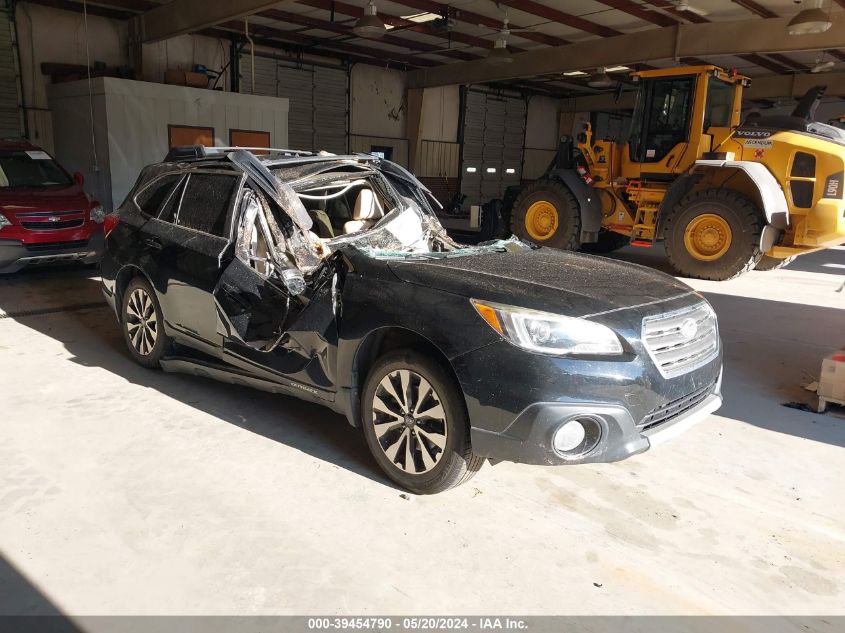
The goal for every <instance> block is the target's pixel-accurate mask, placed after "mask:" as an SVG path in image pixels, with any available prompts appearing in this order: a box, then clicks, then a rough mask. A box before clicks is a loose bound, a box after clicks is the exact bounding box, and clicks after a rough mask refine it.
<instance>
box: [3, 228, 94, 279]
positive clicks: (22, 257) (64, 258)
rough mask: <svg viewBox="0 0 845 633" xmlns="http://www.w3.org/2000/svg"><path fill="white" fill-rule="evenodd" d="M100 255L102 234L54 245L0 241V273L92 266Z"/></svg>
mask: <svg viewBox="0 0 845 633" xmlns="http://www.w3.org/2000/svg"><path fill="white" fill-rule="evenodd" d="M102 252H103V234H102V233H95V234H94V235H92V236H91V237H90V238H89V239H87V240H76V241H73V242H57V243H55V244H49V243H48V244H37V243H36V244H24V243H23V242H21V241H20V240H9V239H0V274H3V273H14V272H17V271H19V270H21V269H22V268H24V267H26V266H38V265H44V264H56V263H62V262H82V263H83V264H94V263H96V262H97V261H98V260H99V259H100V255H101V254H102Z"/></svg>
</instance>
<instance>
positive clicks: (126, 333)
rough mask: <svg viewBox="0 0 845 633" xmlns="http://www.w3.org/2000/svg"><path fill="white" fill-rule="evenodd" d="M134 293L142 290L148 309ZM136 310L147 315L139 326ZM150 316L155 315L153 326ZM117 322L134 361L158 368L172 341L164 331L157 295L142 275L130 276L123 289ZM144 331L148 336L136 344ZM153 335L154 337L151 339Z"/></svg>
mask: <svg viewBox="0 0 845 633" xmlns="http://www.w3.org/2000/svg"><path fill="white" fill-rule="evenodd" d="M136 293H143V294H144V295H145V296H146V297H147V298H148V299H149V305H150V307H151V308H152V310H151V311H150V310H149V308H147V309H144V308H142V307H141V304H139V299H138V297H139V296H141V295H138V294H136ZM139 312H141V313H143V314H145V315H146V319H145V320H144V322H143V323H142V324H141V325H138V323H139V319H138V317H137V316H136V314H137V313H139ZM153 315H155V321H154V323H155V326H154V327H153V320H152V318H150V317H152V316H153ZM120 321H121V327H122V328H123V339H124V340H125V341H126V347H127V348H128V349H129V354H130V355H131V356H132V358H133V359H134V360H135V362H136V363H138V364H139V365H143V366H144V367H150V368H155V367H159V361H160V360H161V359H162V358H163V357H164V356H165V355H166V354H167V353H168V352H169V351H170V346H171V342H172V341H171V339H170V337H169V336H167V334H165V333H164V317H163V315H162V312H161V306H160V305H159V304H158V299H157V298H156V294H155V292H154V291H153V289H152V288H151V287H150V284H149V283H148V282H147V280H146V279H144V278H143V277H135V278H134V279H132V281H130V282H129V285H128V286H127V287H126V290H124V291H123V302H122V305H121V313H120ZM133 325H134V327H133ZM139 328H142V331H139ZM143 328H147V332H144V331H143ZM145 334H147V335H148V336H147V337H146V338H144V339H143V341H142V342H141V343H140V347H139V342H138V341H139V339H138V337H139V336H141V337H143V336H144V335H145ZM153 336H154V340H151V338H152V337H153Z"/></svg>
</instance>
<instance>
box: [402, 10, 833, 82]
mask: <svg viewBox="0 0 845 633" xmlns="http://www.w3.org/2000/svg"><path fill="white" fill-rule="evenodd" d="M830 19H831V20H832V21H833V27H832V28H831V29H829V30H828V31H826V32H825V33H817V34H813V35H802V36H801V37H787V36H786V25H787V22H789V18H768V19H754V20H738V21H731V22H705V23H701V24H678V25H677V26H674V27H667V28H663V29H653V30H650V31H647V32H644V33H628V34H625V35H617V36H615V37H608V38H604V39H600V40H587V41H583V42H578V43H577V44H569V45H566V46H556V47H553V48H542V49H537V50H531V51H526V52H524V53H518V54H515V55H514V56H513V63H510V64H501V65H494V64H489V63H486V62H485V61H484V60H480V61H471V62H460V63H456V64H447V65H444V66H439V67H436V68H429V69H425V70H419V71H415V72H412V73H410V74H409V76H408V85H409V86H410V87H412V88H426V87H433V86H444V85H450V84H466V83H484V82H487V81H500V80H502V79H516V78H519V77H527V76H534V75H546V74H554V73H562V72H568V71H573V70H583V69H584V68H600V67H606V66H614V65H617V64H626V65H630V64H632V63H647V62H651V61H661V60H667V59H679V58H680V59H682V58H684V57H707V56H710V55H743V54H745V55H758V54H760V53H769V52H772V53H780V52H789V51H806V50H810V51H812V50H825V49H829V48H840V47H845V13H834V14H831V16H830Z"/></svg>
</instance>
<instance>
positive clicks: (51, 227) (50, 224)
mask: <svg viewBox="0 0 845 633" xmlns="http://www.w3.org/2000/svg"><path fill="white" fill-rule="evenodd" d="M84 223H85V220H83V219H81V218H80V219H77V220H46V221H44V222H21V226H22V227H23V228H25V229H29V230H31V231H56V230H58V229H73V228H76V227H78V226H82V225H83V224H84Z"/></svg>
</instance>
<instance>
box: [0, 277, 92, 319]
mask: <svg viewBox="0 0 845 633" xmlns="http://www.w3.org/2000/svg"><path fill="white" fill-rule="evenodd" d="M98 279H99V272H98V270H97V268H96V267H94V266H82V265H81V264H66V265H63V266H51V267H38V268H25V269H23V270H21V271H19V272H16V273H13V274H10V275H0V317H2V316H11V317H14V316H19V315H24V314H40V313H45V312H54V311H58V310H60V309H62V308H68V307H72V306H84V305H95V304H99V303H101V302H102V300H103V296H102V293H101V292H100V286H99V282H97V283H88V282H89V281H97V280H98Z"/></svg>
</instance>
